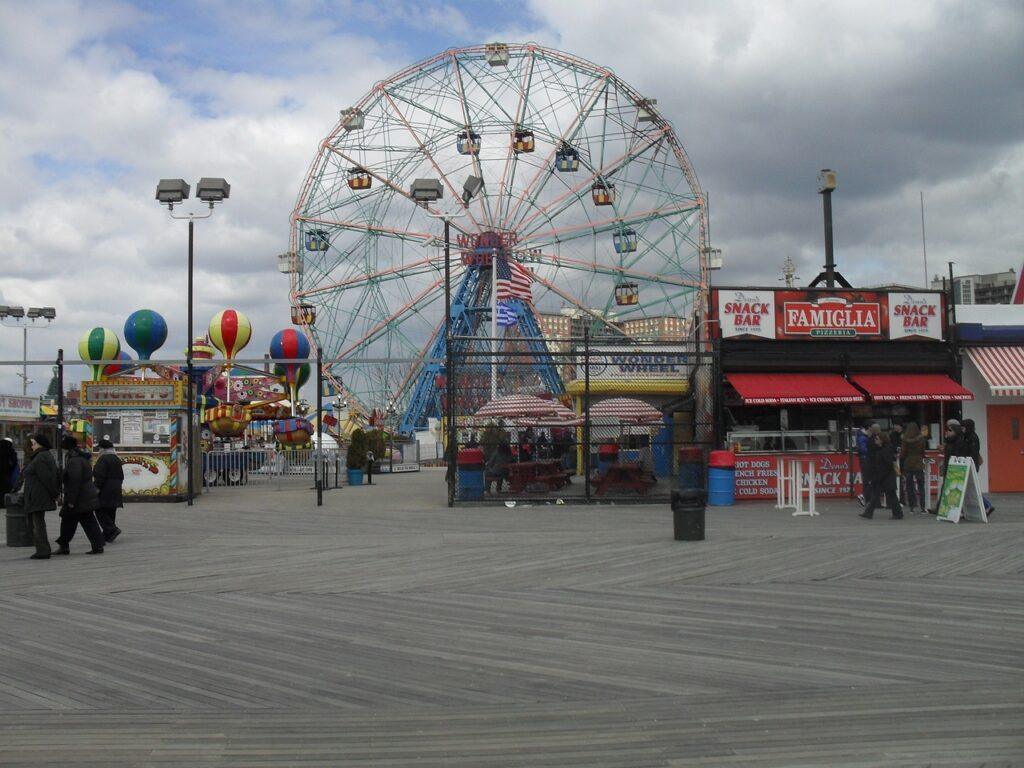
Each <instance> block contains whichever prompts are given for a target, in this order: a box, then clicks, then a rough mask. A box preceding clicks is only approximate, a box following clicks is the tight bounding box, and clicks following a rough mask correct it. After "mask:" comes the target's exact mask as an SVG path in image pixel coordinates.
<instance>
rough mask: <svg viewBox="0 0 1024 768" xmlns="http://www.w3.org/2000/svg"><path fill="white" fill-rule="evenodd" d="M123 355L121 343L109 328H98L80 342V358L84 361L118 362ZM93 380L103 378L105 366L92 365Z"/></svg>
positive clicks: (88, 333)
mask: <svg viewBox="0 0 1024 768" xmlns="http://www.w3.org/2000/svg"><path fill="white" fill-rule="evenodd" d="M120 353H121V342H120V341H118V339H117V334H116V333H114V332H113V331H112V330H110V329H109V328H103V327H96V328H93V329H92V330H91V331H89V332H87V333H86V334H85V335H84V336H82V338H81V339H79V340H78V356H79V357H80V358H81V359H82V360H117V359H118V355H120ZM89 367H90V368H91V369H92V380H93V381H99V380H100V378H101V377H102V376H103V369H104V367H105V366H104V365H103V364H99V365H97V364H90V365H89Z"/></svg>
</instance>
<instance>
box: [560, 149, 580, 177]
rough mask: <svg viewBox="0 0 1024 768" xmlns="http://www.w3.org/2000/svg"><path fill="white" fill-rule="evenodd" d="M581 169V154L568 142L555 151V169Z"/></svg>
mask: <svg viewBox="0 0 1024 768" xmlns="http://www.w3.org/2000/svg"><path fill="white" fill-rule="evenodd" d="M579 169H580V154H579V152H577V151H576V150H575V149H573V148H572V147H570V146H569V145H568V144H563V145H562V146H561V147H559V148H558V151H557V152H556V153H555V170H556V171H559V172H560V173H575V172H576V171H578V170H579Z"/></svg>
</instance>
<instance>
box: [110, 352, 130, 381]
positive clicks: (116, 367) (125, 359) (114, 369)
mask: <svg viewBox="0 0 1024 768" xmlns="http://www.w3.org/2000/svg"><path fill="white" fill-rule="evenodd" d="M117 359H118V360H120V361H121V362H119V363H111V364H110V365H106V366H104V367H103V373H102V378H104V379H109V378H110V377H111V376H116V375H117V374H119V373H124V372H125V371H127V370H128V369H129V368H131V367H132V362H133V361H132V356H131V355H129V354H128V353H127V352H125V351H124V350H123V349H122V350H121V351H120V352H118V353H117Z"/></svg>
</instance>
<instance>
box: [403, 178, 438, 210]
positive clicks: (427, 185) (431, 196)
mask: <svg viewBox="0 0 1024 768" xmlns="http://www.w3.org/2000/svg"><path fill="white" fill-rule="evenodd" d="M409 196H410V197H412V199H413V200H414V201H415V202H417V203H420V204H421V205H424V206H425V205H426V204H427V203H433V202H436V201H437V200H440V199H441V198H442V197H444V188H443V187H442V186H441V182H440V181H438V180H437V179H415V180H414V181H413V183H412V186H411V187H409Z"/></svg>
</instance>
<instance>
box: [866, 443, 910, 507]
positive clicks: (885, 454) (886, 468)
mask: <svg viewBox="0 0 1024 768" xmlns="http://www.w3.org/2000/svg"><path fill="white" fill-rule="evenodd" d="M868 469H869V472H870V474H871V499H870V500H869V501H868V505H867V506H866V507H865V508H864V511H863V512H861V513H860V516H861V517H863V518H864V519H865V520H870V519H871V518H872V517H873V516H874V514H875V510H876V509H877V508H878V507H879V506H881V504H882V494H883V493H884V494H885V496H886V498H887V499H888V500H889V505H890V509H891V510H892V519H893V520H902V519H903V508H902V507H900V495H899V494H898V493H896V454H895V453H894V452H893V449H892V443H891V442H890V441H889V438H888V436H887V435H883V434H876V435H875V436H874V437H873V438H872V439H871V441H870V442H869V443H868Z"/></svg>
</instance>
